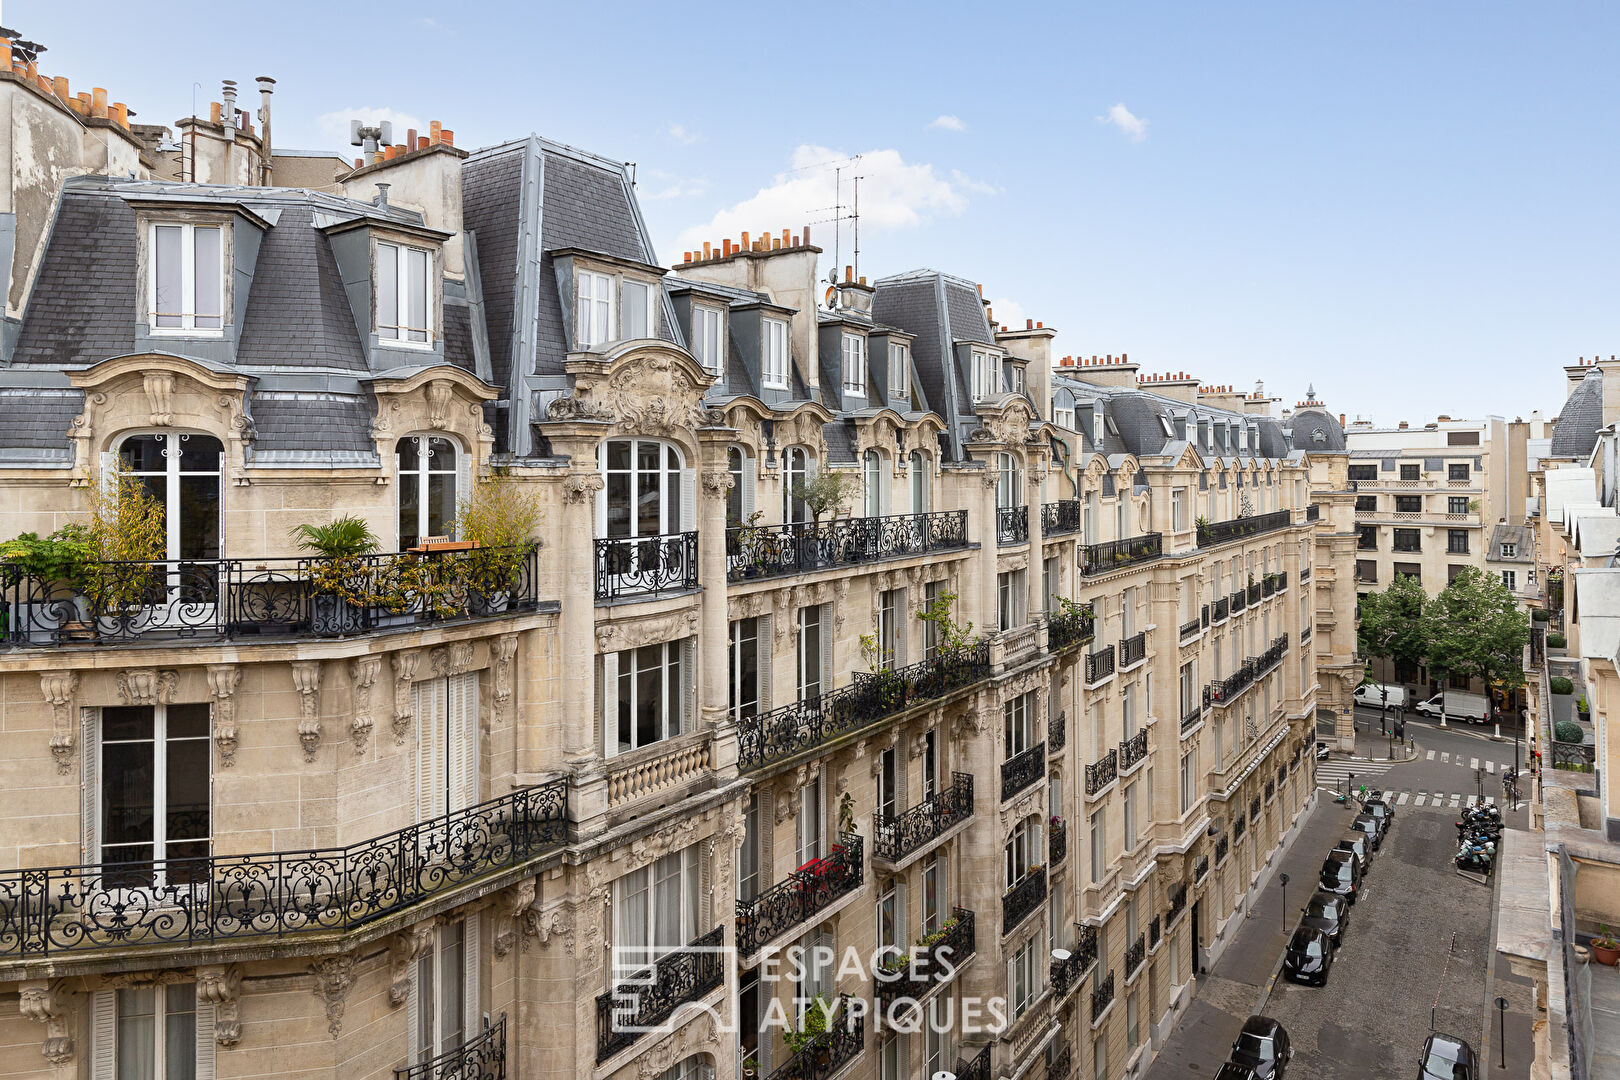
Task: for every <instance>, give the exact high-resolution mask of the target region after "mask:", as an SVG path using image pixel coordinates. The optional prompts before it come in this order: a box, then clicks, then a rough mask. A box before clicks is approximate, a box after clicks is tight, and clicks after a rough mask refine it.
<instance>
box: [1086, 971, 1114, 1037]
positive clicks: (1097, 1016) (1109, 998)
mask: <svg viewBox="0 0 1620 1080" xmlns="http://www.w3.org/2000/svg"><path fill="white" fill-rule="evenodd" d="M1113 1003H1114V973H1113V972H1112V971H1110V972H1109V973H1108V978H1106V979H1104V980H1102V981H1101V982H1099V983H1098V984H1097V985H1096V987H1095V988H1094V989H1093V990H1092V991H1091V1022H1092V1023H1093V1024H1095V1023H1096V1022H1097V1021H1098V1020H1101V1019H1102V1014H1103V1013H1104V1012H1106V1011H1107V1010H1108V1006H1110V1005H1112V1004H1113Z"/></svg>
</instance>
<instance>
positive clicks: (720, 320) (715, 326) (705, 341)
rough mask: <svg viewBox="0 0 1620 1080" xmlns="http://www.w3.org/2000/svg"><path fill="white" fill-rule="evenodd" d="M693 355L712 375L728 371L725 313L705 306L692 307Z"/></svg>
mask: <svg viewBox="0 0 1620 1080" xmlns="http://www.w3.org/2000/svg"><path fill="white" fill-rule="evenodd" d="M692 353H693V355H694V356H696V357H697V361H698V363H699V364H701V365H702V366H703V370H704V371H707V372H708V373H709V374H710V375H719V374H721V373H722V372H724V371H725V370H726V314H725V312H723V311H721V310H720V309H719V308H713V307H707V306H705V305H703V304H693V305H692Z"/></svg>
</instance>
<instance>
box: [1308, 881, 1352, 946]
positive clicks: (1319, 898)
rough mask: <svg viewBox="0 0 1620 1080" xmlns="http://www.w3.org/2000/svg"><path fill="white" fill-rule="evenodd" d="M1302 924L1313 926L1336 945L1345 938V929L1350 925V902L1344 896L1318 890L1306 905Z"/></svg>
mask: <svg viewBox="0 0 1620 1080" xmlns="http://www.w3.org/2000/svg"><path fill="white" fill-rule="evenodd" d="M1299 922H1300V925H1301V926H1311V927H1315V928H1316V929H1318V930H1320V931H1322V933H1324V934H1326V935H1327V936H1328V937H1330V938H1332V939H1333V944H1334V945H1335V946H1337V945H1339V944H1340V943H1341V942H1342V941H1343V940H1344V929H1345V927H1347V926H1349V925H1350V903H1349V901H1347V900H1346V899H1345V898H1344V897H1342V896H1335V895H1334V894H1333V893H1330V892H1318V893H1315V894H1313V895H1312V896H1311V898H1310V900H1309V901H1308V902H1307V903H1306V905H1305V913H1304V914H1303V915H1301V916H1300V919H1299Z"/></svg>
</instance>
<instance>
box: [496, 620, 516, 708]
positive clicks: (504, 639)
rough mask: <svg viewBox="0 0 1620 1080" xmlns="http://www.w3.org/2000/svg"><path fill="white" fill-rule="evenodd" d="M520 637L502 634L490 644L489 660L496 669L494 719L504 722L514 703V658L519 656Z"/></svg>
mask: <svg viewBox="0 0 1620 1080" xmlns="http://www.w3.org/2000/svg"><path fill="white" fill-rule="evenodd" d="M517 647H518V636H517V635H516V634H502V635H501V636H500V637H498V638H496V639H495V640H494V641H492V642H490V646H489V659H490V664H491V666H492V667H493V669H494V672H493V674H494V683H495V687H494V701H493V705H494V717H495V719H496V720H504V719H505V717H506V708H507V706H508V705H510V704H511V703H512V658H513V657H514V656H516V655H517Z"/></svg>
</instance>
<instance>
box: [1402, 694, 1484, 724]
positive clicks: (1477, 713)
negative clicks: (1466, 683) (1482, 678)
mask: <svg viewBox="0 0 1620 1080" xmlns="http://www.w3.org/2000/svg"><path fill="white" fill-rule="evenodd" d="M1442 701H1444V703H1445V711H1446V719H1447V720H1466V721H1468V722H1469V723H1470V724H1483V723H1484V722H1485V717H1487V716H1488V715H1490V710H1489V709H1488V708H1487V707H1486V704H1485V695H1484V694H1470V693H1469V692H1468V691H1466V690H1443V691H1441V692H1440V693H1438V694H1436V695H1434V697H1432V698H1430V699H1429V700H1428V701H1420V702H1418V703H1417V705H1416V706H1415V707H1416V709H1417V711H1418V712H1420V713H1422V714H1423V715H1424V716H1439V715H1440V706H1441V702H1442Z"/></svg>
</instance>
